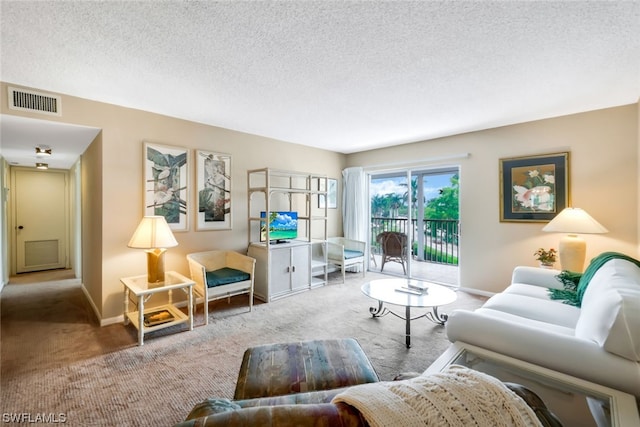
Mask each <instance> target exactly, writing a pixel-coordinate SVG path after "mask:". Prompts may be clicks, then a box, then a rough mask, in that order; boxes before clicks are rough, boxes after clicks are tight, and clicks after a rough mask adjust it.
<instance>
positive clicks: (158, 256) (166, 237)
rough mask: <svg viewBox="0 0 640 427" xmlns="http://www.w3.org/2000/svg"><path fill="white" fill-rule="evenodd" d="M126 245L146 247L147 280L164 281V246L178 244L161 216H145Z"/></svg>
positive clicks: (138, 247)
mask: <svg viewBox="0 0 640 427" xmlns="http://www.w3.org/2000/svg"><path fill="white" fill-rule="evenodd" d="M127 246H129V247H130V248H137V249H147V251H146V252H147V281H148V282H149V283H158V282H162V281H164V253H165V252H166V250H167V249H166V248H171V247H174V246H178V242H177V241H176V239H175V237H173V233H172V232H171V229H170V228H169V224H167V220H166V219H164V217H163V216H145V217H144V218H142V221H140V224H138V228H136V231H135V232H134V233H133V237H131V240H130V241H129V244H128V245H127Z"/></svg>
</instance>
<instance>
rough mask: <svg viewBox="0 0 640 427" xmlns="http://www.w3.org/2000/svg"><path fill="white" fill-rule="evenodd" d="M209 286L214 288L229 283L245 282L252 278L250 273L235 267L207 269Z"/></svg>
mask: <svg viewBox="0 0 640 427" xmlns="http://www.w3.org/2000/svg"><path fill="white" fill-rule="evenodd" d="M206 276H207V287H208V288H213V287H216V286H221V285H228V284H229V283H236V282H244V281H245V280H249V279H251V276H250V275H249V273H245V272H244V271H241V270H236V269H235V268H229V267H224V268H220V269H218V270H214V271H207V272H206Z"/></svg>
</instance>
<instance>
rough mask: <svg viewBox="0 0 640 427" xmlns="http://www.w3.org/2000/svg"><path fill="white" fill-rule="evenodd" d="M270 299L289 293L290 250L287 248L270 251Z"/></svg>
mask: <svg viewBox="0 0 640 427" xmlns="http://www.w3.org/2000/svg"><path fill="white" fill-rule="evenodd" d="M270 274H271V280H270V289H269V294H270V297H271V298H273V297H276V296H279V295H282V294H284V293H287V292H290V291H291V250H290V249H289V248H283V249H272V250H271V273H270Z"/></svg>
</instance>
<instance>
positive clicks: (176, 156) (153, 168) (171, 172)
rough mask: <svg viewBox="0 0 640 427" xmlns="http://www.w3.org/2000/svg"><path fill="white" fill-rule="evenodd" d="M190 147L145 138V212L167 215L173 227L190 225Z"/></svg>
mask: <svg viewBox="0 0 640 427" xmlns="http://www.w3.org/2000/svg"><path fill="white" fill-rule="evenodd" d="M188 181H189V150H188V149H186V148H181V147H171V146H167V145H159V144H155V143H151V142H146V141H145V142H144V214H145V215H160V216H163V217H165V219H166V220H167V223H168V224H169V227H171V229H172V230H173V231H187V230H188V229H189V222H188V212H189V203H188V199H189V198H188V197H187V194H188V193H187V191H188Z"/></svg>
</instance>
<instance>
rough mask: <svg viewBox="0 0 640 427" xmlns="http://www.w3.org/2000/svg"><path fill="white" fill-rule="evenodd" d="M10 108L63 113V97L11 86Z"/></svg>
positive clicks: (53, 113)
mask: <svg viewBox="0 0 640 427" xmlns="http://www.w3.org/2000/svg"><path fill="white" fill-rule="evenodd" d="M9 108H10V109H12V110H20V111H29V112H32V113H41V114H49V115H53V116H61V115H62V97H60V96H58V95H52V94H50V93H43V92H35V91H33V90H26V89H16V88H14V87H9Z"/></svg>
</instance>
